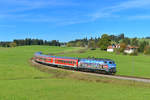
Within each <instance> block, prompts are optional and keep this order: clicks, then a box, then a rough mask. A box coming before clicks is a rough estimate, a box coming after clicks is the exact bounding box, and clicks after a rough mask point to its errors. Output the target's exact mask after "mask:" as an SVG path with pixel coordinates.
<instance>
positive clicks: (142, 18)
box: [129, 15, 150, 20]
mask: <svg viewBox="0 0 150 100" xmlns="http://www.w3.org/2000/svg"><path fill="white" fill-rule="evenodd" d="M148 19H150V15H135V16H129V20H148Z"/></svg>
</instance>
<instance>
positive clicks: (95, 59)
mask: <svg viewBox="0 0 150 100" xmlns="http://www.w3.org/2000/svg"><path fill="white" fill-rule="evenodd" d="M35 55H37V56H42V57H54V58H64V59H75V60H77V59H79V60H82V61H87V60H88V61H113V60H111V59H105V58H75V57H59V56H50V55H44V54H42V52H37V53H35Z"/></svg>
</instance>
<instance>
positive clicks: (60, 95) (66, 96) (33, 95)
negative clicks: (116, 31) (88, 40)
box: [0, 46, 150, 100]
mask: <svg viewBox="0 0 150 100" xmlns="http://www.w3.org/2000/svg"><path fill="white" fill-rule="evenodd" d="M79 49H81V48H73V47H49V46H20V47H16V48H0V100H147V99H148V98H150V92H149V91H150V84H148V83H140V82H134V81H125V80H117V79H109V78H103V77H93V76H87V75H82V74H79V73H75V72H67V71H59V70H49V71H46V72H42V71H40V70H39V69H37V68H35V67H33V66H32V65H31V63H30V62H29V59H30V58H31V57H33V54H34V53H35V52H37V51H42V52H44V53H46V54H48V53H59V52H70V51H77V50H79ZM61 56H71V57H88V56H94V57H100V58H103V57H104V58H110V59H113V60H115V62H116V63H117V70H118V72H117V74H118V75H133V76H139V77H150V71H149V69H150V68H149V67H150V61H149V59H150V56H144V55H139V56H124V55H115V54H113V53H107V52H103V51H100V50H95V51H90V50H87V51H86V52H84V53H76V52H74V53H67V54H65V55H61Z"/></svg>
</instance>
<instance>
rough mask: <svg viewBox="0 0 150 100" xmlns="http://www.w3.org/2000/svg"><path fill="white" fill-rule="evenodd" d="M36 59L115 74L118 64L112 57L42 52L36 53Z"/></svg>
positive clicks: (56, 65)
mask: <svg viewBox="0 0 150 100" xmlns="http://www.w3.org/2000/svg"><path fill="white" fill-rule="evenodd" d="M34 61H36V62H38V63H42V64H47V65H52V66H55V67H63V68H71V69H75V70H80V71H91V72H98V73H106V74H115V73H116V72H117V71H116V64H115V62H114V61H113V60H111V59H104V58H73V57H60V56H52V55H44V54H43V53H42V52H36V53H35V54H34Z"/></svg>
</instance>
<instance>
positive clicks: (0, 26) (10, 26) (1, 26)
mask: <svg viewBox="0 0 150 100" xmlns="http://www.w3.org/2000/svg"><path fill="white" fill-rule="evenodd" d="M15 27H16V26H15V25H0V28H15Z"/></svg>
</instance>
